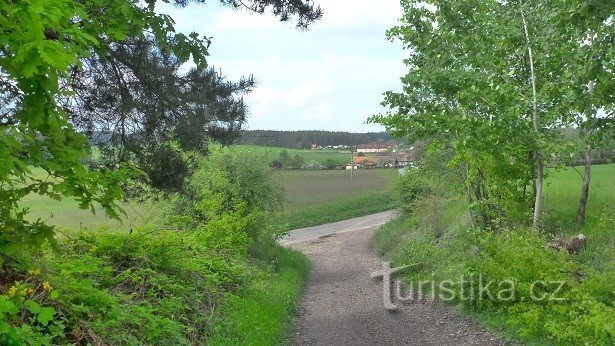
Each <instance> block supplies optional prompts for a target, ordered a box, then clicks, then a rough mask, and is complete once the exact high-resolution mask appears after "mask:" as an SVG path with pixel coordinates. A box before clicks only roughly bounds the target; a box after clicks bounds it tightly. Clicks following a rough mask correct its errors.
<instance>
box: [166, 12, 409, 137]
mask: <svg viewBox="0 0 615 346" xmlns="http://www.w3.org/2000/svg"><path fill="white" fill-rule="evenodd" d="M316 3H319V4H320V5H321V7H322V8H323V9H324V11H325V13H324V17H323V19H322V20H320V21H318V22H316V23H314V24H313V25H312V26H311V27H310V29H309V31H301V30H299V29H296V28H295V27H294V24H293V23H281V22H279V21H278V20H277V19H276V18H274V17H273V15H270V14H267V15H256V14H253V13H250V12H247V11H237V10H233V9H230V8H226V7H222V6H220V5H218V4H217V1H215V0H210V1H208V3H207V5H198V4H191V5H190V6H188V7H187V8H184V9H177V8H174V7H172V6H169V5H163V6H159V7H158V11H159V12H162V13H168V14H170V15H171V16H172V17H173V18H174V19H175V22H176V29H177V30H179V31H181V32H185V33H189V32H191V31H195V32H198V33H200V34H205V35H207V36H209V37H213V42H212V45H211V47H210V57H209V60H208V62H209V64H210V65H213V66H215V67H216V68H220V69H221V70H222V72H223V74H225V75H226V76H228V77H229V78H231V79H236V78H238V77H239V76H242V75H246V76H247V75H250V74H253V75H254V77H255V79H256V80H257V83H258V85H257V87H256V89H254V91H253V92H252V93H250V95H248V96H247V97H246V101H247V103H248V105H249V108H250V115H249V118H248V124H247V128H249V129H272V130H314V129H315V130H332V131H352V132H367V131H380V130H382V127H380V126H379V125H373V124H371V125H367V124H365V120H366V119H367V117H368V116H369V115H371V114H375V113H378V112H379V111H381V110H382V108H381V106H380V102H381V101H382V93H383V92H384V91H387V90H398V89H399V88H400V82H399V77H400V76H402V74H403V71H404V68H403V64H402V59H403V52H402V49H401V44H400V43H399V42H394V43H392V42H389V41H387V40H386V39H385V31H386V30H387V29H389V28H390V27H392V26H394V25H395V23H396V22H397V19H398V18H399V17H400V13H401V12H400V11H401V10H400V7H399V1H398V0H378V1H375V0H320V1H316Z"/></svg>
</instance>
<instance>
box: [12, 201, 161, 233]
mask: <svg viewBox="0 0 615 346" xmlns="http://www.w3.org/2000/svg"><path fill="white" fill-rule="evenodd" d="M21 205H23V206H25V207H28V208H29V209H30V212H29V214H28V218H29V219H30V220H37V219H41V220H43V221H45V222H46V223H47V224H49V225H53V226H57V227H60V228H66V229H72V230H78V229H79V228H81V227H89V228H92V227H109V228H114V229H131V228H135V227H139V226H143V225H144V224H146V223H147V222H148V221H149V220H150V219H151V217H152V215H151V213H150V211H149V208H148V206H147V204H137V203H124V204H123V205H122V208H123V209H124V211H125V212H126V215H125V216H123V217H122V221H121V222H120V221H118V220H115V219H111V218H109V217H108V216H107V215H106V214H105V212H104V211H103V210H101V209H100V208H95V213H92V211H91V210H89V209H80V208H79V204H78V203H77V202H76V201H74V200H72V199H69V198H65V199H62V200H59V201H57V200H54V199H51V198H49V197H46V196H41V195H37V194H31V195H28V196H26V197H24V198H23V200H22V202H21Z"/></svg>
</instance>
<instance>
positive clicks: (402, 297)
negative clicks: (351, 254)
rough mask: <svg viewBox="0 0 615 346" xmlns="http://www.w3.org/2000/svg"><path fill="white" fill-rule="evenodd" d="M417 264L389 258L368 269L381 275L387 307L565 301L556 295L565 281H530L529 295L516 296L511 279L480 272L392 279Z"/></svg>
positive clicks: (377, 277) (375, 274)
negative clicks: (394, 262) (427, 303)
mask: <svg viewBox="0 0 615 346" xmlns="http://www.w3.org/2000/svg"><path fill="white" fill-rule="evenodd" d="M420 266H422V265H421V264H412V265H405V266H400V267H394V268H391V265H390V263H389V262H383V263H382V270H378V271H375V272H372V273H371V277H372V278H374V279H382V300H383V303H384V307H385V308H386V309H387V310H396V309H398V307H399V303H405V302H413V301H424V300H425V299H430V300H432V301H434V300H439V301H444V302H452V301H476V300H489V301H492V302H495V303H510V302H515V301H522V300H527V299H529V300H531V301H536V302H540V301H556V302H558V301H560V302H561V301H565V300H566V298H562V297H561V296H560V295H561V293H562V289H563V288H564V285H565V284H566V282H565V281H544V280H537V281H534V282H532V283H531V284H530V287H529V296H528V297H526V296H520V295H519V291H518V289H517V283H516V282H515V281H514V280H501V281H495V280H486V279H485V276H484V275H483V274H482V273H479V274H478V275H470V276H465V275H462V276H461V277H460V278H459V280H440V281H438V280H436V279H435V274H434V273H432V277H431V279H430V280H421V281H411V282H408V283H404V282H402V280H399V279H394V275H395V274H397V273H400V272H402V271H404V270H408V269H410V268H417V267H420Z"/></svg>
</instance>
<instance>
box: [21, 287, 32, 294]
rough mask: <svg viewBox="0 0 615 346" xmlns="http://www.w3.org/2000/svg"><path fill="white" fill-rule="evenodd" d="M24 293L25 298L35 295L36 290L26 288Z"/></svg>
mask: <svg viewBox="0 0 615 346" xmlns="http://www.w3.org/2000/svg"><path fill="white" fill-rule="evenodd" d="M22 293H23V295H24V296H30V295H32V294H34V290H33V289H32V288H30V287H26V288H24V290H23V292H22Z"/></svg>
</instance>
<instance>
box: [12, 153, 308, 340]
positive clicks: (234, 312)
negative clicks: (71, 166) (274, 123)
mask: <svg viewBox="0 0 615 346" xmlns="http://www.w3.org/2000/svg"><path fill="white" fill-rule="evenodd" d="M252 162H254V158H253V157H251V156H250V155H248V154H246V153H237V152H234V151H220V152H216V153H214V154H213V155H211V156H210V157H207V158H203V159H202V161H201V166H200V167H199V169H198V170H197V174H196V176H195V178H194V179H193V180H192V184H191V189H192V190H191V193H192V194H191V195H190V198H191V199H190V200H189V201H186V200H184V201H183V202H185V203H180V201H177V200H175V201H169V202H164V203H161V204H160V205H159V206H157V208H158V209H157V211H158V212H159V213H167V212H169V211H171V212H172V214H171V215H169V217H170V218H175V220H176V221H177V224H178V225H180V226H181V230H177V229H172V230H168V229H160V228H154V227H152V226H148V227H142V228H137V229H131V230H130V231H121V230H116V229H114V230H104V229H98V230H88V229H81V230H80V231H79V232H76V231H75V232H69V233H67V234H66V236H65V237H62V238H59V239H57V245H56V250H55V251H52V249H51V248H50V247H43V248H42V249H40V250H39V251H38V252H37V253H36V255H37V256H32V257H31V258H28V257H25V258H23V257H22V258H21V259H20V260H16V259H13V260H11V262H10V263H9V262H0V270H2V271H3V272H2V276H1V278H0V342H2V343H3V344H5V343H9V344H10V343H11V342H13V343H15V344H23V343H31V344H64V343H77V344H81V343H92V344H94V343H105V344H118V345H129V344H130V345H132V344H165V345H168V344H181V345H185V344H204V343H211V342H213V343H228V342H231V341H241V340H254V341H256V340H258V341H259V342H264V343H267V344H271V343H274V342H275V341H276V340H278V339H280V338H281V337H282V336H283V334H284V333H285V331H286V327H287V326H288V322H289V321H290V314H291V313H292V311H293V308H294V302H296V300H297V299H298V296H299V293H300V289H301V286H302V285H303V283H304V281H305V277H306V274H307V260H306V259H305V258H304V257H303V256H302V255H299V254H297V253H295V252H293V251H291V250H286V249H281V248H280V247H279V246H278V245H277V244H276V243H275V242H274V237H272V236H270V234H271V233H272V232H271V231H270V228H271V226H270V225H269V224H268V222H267V220H266V219H265V218H264V215H268V214H269V213H271V212H272V211H274V210H277V209H278V208H279V207H280V203H281V195H279V198H277V199H276V197H275V196H276V194H280V193H281V188H280V187H279V186H278V185H277V183H276V181H275V180H273V179H272V177H271V175H270V171H269V170H268V169H267V168H266V167H260V166H255V165H254V164H253V163H252ZM178 198H179V197H178ZM184 198H187V197H185V196H184ZM180 207H181V208H184V209H183V213H182V214H177V212H178V211H179V209H178V208H180ZM0 258H4V257H0ZM30 267H36V268H42V273H40V271H38V272H37V273H36V275H37V277H36V279H29V280H30V281H23V279H21V278H28V277H29V276H28V275H26V274H24V273H25V269H19V268H30ZM5 268H11V269H10V270H9V271H5ZM43 280H45V281H43ZM17 281H21V283H20V282H17ZM255 297H258V299H257V300H255V299H254V298H255ZM246 311H249V312H250V313H249V314H245V312H246ZM263 319H264V320H265V321H266V322H263V321H262V320H263ZM254 325H259V326H261V328H260V329H255V328H254ZM248 330H250V332H249V333H248V332H247V331H248Z"/></svg>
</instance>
